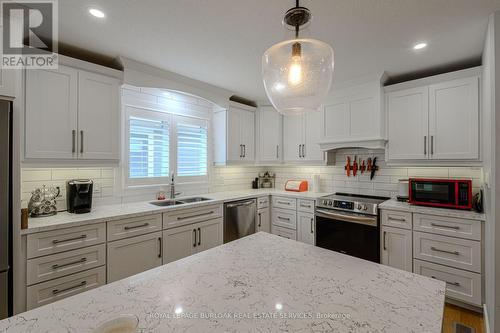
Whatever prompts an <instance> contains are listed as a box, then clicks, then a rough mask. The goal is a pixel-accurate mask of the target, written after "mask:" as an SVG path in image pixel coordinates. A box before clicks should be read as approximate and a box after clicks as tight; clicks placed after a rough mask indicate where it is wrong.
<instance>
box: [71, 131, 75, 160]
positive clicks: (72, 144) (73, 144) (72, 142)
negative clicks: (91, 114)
mask: <svg viewBox="0 0 500 333" xmlns="http://www.w3.org/2000/svg"><path fill="white" fill-rule="evenodd" d="M71 152H72V153H73V154H74V153H76V130H72V131H71Z"/></svg>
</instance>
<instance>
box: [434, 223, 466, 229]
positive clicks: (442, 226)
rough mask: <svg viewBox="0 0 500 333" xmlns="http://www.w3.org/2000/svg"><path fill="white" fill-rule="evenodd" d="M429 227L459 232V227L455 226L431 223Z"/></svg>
mask: <svg viewBox="0 0 500 333" xmlns="http://www.w3.org/2000/svg"><path fill="white" fill-rule="evenodd" d="M431 226H433V227H439V228H448V229H454V230H460V227H458V226H455V225H444V224H437V223H431Z"/></svg>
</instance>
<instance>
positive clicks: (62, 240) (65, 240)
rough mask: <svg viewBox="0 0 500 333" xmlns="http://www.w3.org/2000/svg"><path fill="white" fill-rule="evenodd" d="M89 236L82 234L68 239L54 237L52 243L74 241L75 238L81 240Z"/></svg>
mask: <svg viewBox="0 0 500 333" xmlns="http://www.w3.org/2000/svg"><path fill="white" fill-rule="evenodd" d="M85 238H87V235H81V236H78V237H73V238H68V239H61V240H59V239H54V240H53V241H52V244H59V243H66V242H71V241H74V240H79V239H85Z"/></svg>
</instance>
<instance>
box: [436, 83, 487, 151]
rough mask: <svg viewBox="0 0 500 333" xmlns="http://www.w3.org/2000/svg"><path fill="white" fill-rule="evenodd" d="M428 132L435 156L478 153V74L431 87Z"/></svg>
mask: <svg viewBox="0 0 500 333" xmlns="http://www.w3.org/2000/svg"><path fill="white" fill-rule="evenodd" d="M429 135H430V154H431V158H432V159H440V160H456V159H477V158H478V157H479V78H478V77H471V78H465V79H459V80H453V81H449V82H443V83H440V84H434V85H431V86H430V87H429Z"/></svg>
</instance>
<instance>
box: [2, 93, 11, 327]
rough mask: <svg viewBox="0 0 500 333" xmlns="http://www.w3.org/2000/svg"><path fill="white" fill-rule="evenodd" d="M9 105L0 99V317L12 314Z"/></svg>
mask: <svg viewBox="0 0 500 333" xmlns="http://www.w3.org/2000/svg"><path fill="white" fill-rule="evenodd" d="M11 113H12V107H11V102H9V101H4V100H0V319H3V318H6V317H7V316H9V315H11V314H12V272H11V267H12V257H11V250H10V249H11V248H12V243H11V242H12V237H11V230H12V228H11V220H12V214H11V205H12V200H11V197H12V177H11V160H12V145H11V142H12V140H11V138H12V124H11V121H12V119H11Z"/></svg>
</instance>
